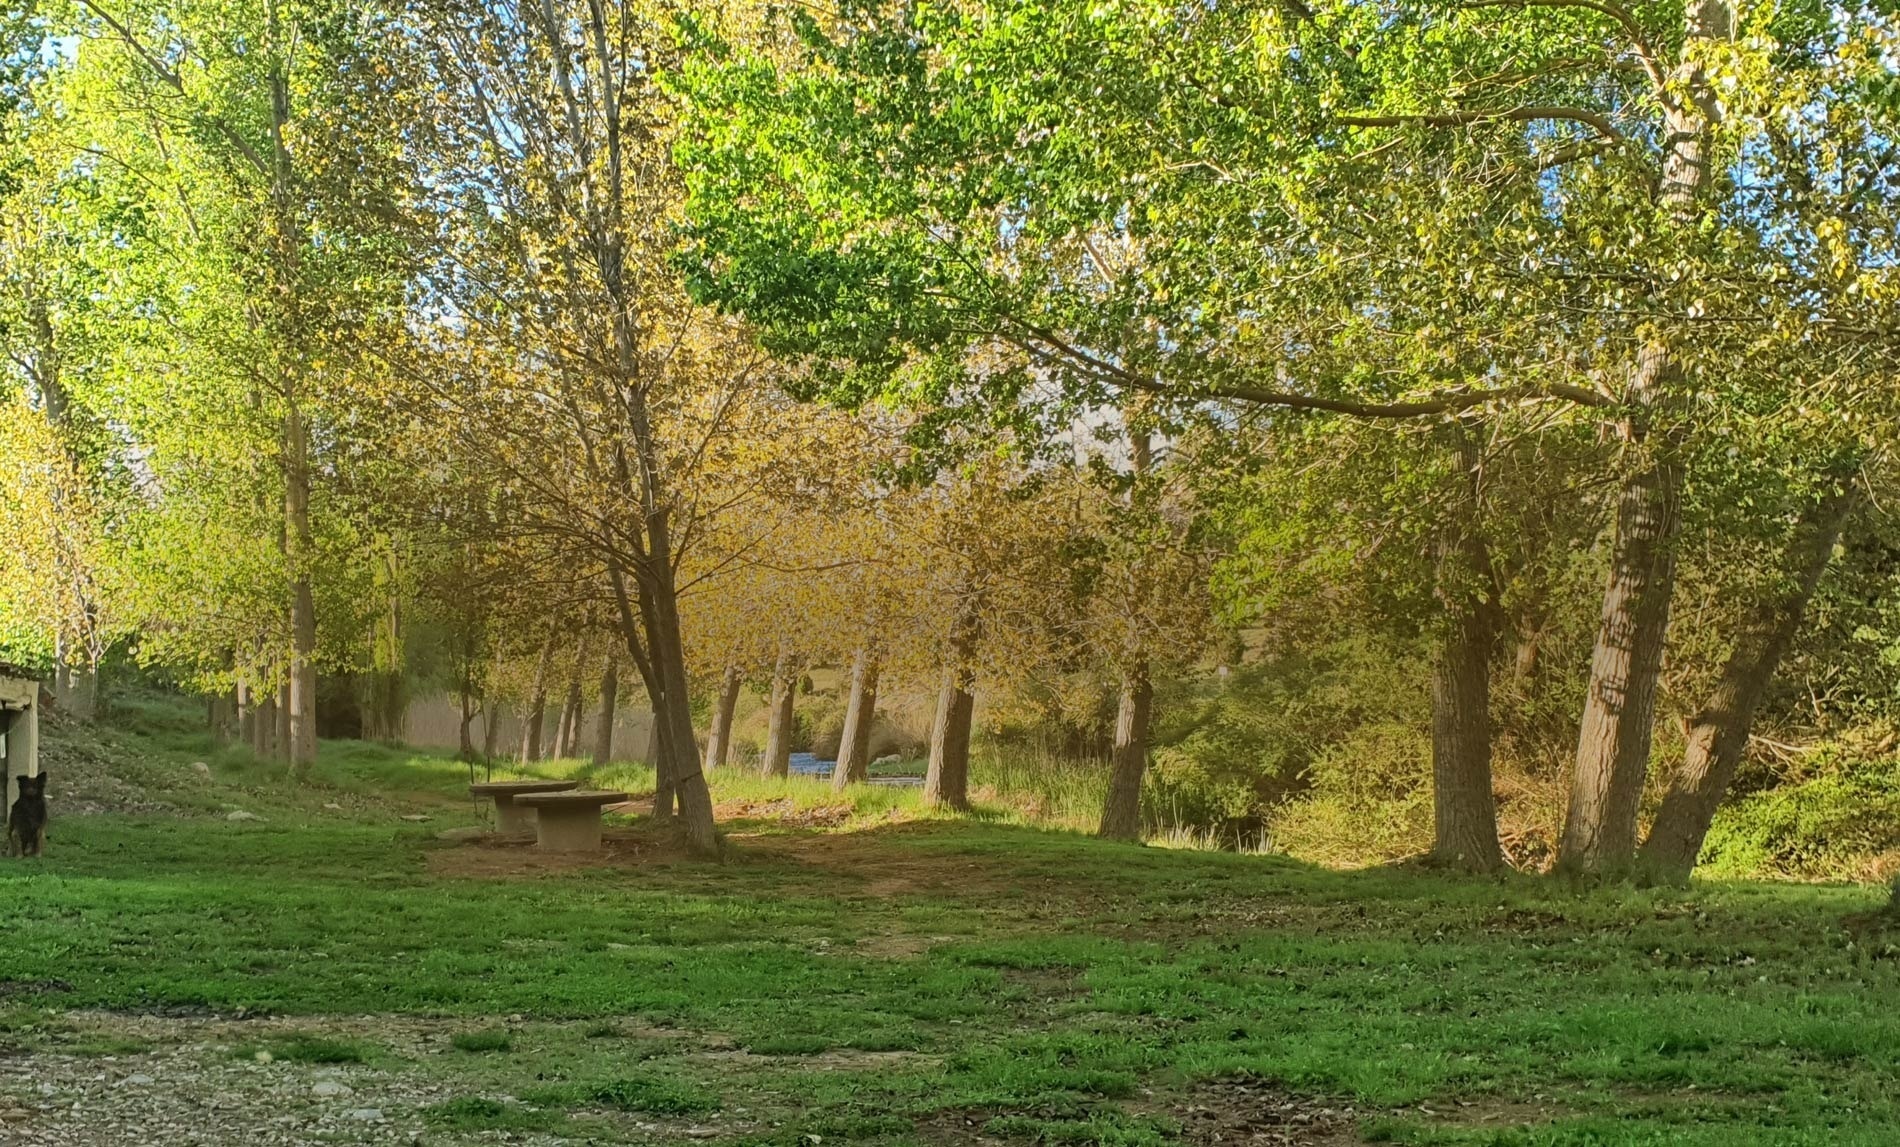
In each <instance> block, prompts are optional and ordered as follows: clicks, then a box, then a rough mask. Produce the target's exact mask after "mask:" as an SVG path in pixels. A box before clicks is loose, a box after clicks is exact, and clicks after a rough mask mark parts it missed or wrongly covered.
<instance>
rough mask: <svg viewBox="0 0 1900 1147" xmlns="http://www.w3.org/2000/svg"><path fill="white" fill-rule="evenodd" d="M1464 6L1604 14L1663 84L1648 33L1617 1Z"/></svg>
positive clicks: (1534, 0)
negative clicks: (1570, 9)
mask: <svg viewBox="0 0 1900 1147" xmlns="http://www.w3.org/2000/svg"><path fill="white" fill-rule="evenodd" d="M1464 7H1466V8H1581V9H1583V10H1585V11H1588V12H1595V13H1597V14H1598V15H1601V16H1608V17H1609V18H1610V19H1612V20H1614V21H1616V23H1617V24H1618V25H1619V26H1620V27H1621V28H1622V29H1623V34H1624V35H1626V36H1628V37H1629V38H1630V46H1631V47H1632V48H1634V49H1636V58H1637V59H1638V60H1639V61H1641V62H1642V65H1643V72H1644V74H1646V75H1648V76H1649V81H1650V82H1651V83H1653V84H1655V85H1656V90H1657V91H1659V92H1660V91H1662V90H1663V88H1664V87H1665V86H1666V84H1665V80H1664V77H1663V69H1662V65H1661V64H1659V63H1657V57H1656V50H1655V49H1654V48H1652V47H1650V46H1649V37H1647V36H1645V35H1644V34H1643V26H1642V25H1641V24H1639V23H1637V22H1636V15H1635V13H1633V12H1631V11H1630V10H1629V9H1628V8H1625V7H1623V6H1622V5H1620V4H1613V3H1609V2H1608V0H1465V3H1464Z"/></svg>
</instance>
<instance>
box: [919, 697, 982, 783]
mask: <svg viewBox="0 0 1900 1147" xmlns="http://www.w3.org/2000/svg"><path fill="white" fill-rule="evenodd" d="M971 681H972V676H971V674H970V671H969V670H968V669H966V668H964V667H962V666H952V667H951V668H949V669H946V670H944V672H943V687H942V688H941V689H939V690H938V692H937V717H936V720H934V721H932V722H931V724H930V766H929V768H927V769H926V770H925V771H924V803H925V804H927V805H943V806H944V807H946V808H953V809H958V810H964V809H968V808H969V807H970V714H971V712H972V711H973V710H974V709H975V708H976V698H975V697H974V696H973V695H972V694H971V692H970V684H971Z"/></svg>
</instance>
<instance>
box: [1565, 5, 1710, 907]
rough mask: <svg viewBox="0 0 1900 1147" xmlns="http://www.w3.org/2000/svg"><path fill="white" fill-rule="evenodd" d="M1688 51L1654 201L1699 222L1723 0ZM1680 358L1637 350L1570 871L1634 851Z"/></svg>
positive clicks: (1657, 349) (1601, 868) (1671, 496)
mask: <svg viewBox="0 0 1900 1147" xmlns="http://www.w3.org/2000/svg"><path fill="white" fill-rule="evenodd" d="M1683 21H1684V31H1685V33H1686V37H1687V41H1688V42H1687V43H1686V44H1685V45H1684V48H1683V50H1682V53H1681V57H1680V58H1681V59H1682V60H1683V61H1684V62H1683V63H1681V64H1679V65H1677V66H1676V67H1675V68H1674V69H1673V72H1672V74H1671V76H1670V79H1671V86H1672V87H1673V88H1675V89H1676V90H1677V93H1678V94H1677V95H1675V96H1674V98H1672V99H1670V100H1668V101H1665V102H1664V104H1663V113H1662V124H1661V127H1662V132H1661V137H1662V140H1663V154H1662V167H1661V178H1660V179H1659V180H1658V184H1657V188H1658V190H1657V203H1658V205H1659V206H1660V207H1662V208H1663V210H1665V211H1666V212H1667V213H1668V215H1669V217H1670V220H1671V222H1672V223H1673V224H1674V225H1675V226H1676V227H1677V228H1678V229H1679V230H1680V231H1681V232H1683V233H1687V232H1688V231H1689V230H1690V229H1692V228H1694V227H1696V226H1697V225H1698V223H1699V219H1700V214H1701V202H1702V200H1703V198H1704V195H1705V192H1706V191H1707V189H1708V187H1709V186H1710V184H1711V172H1710V170H1709V167H1710V164H1709V161H1708V158H1707V156H1706V154H1705V151H1706V148H1707V144H1708V137H1709V132H1710V128H1711V125H1712V121H1713V119H1714V117H1715V115H1716V114H1717V109H1718V104H1717V103H1716V101H1715V99H1714V97H1713V94H1712V92H1711V90H1710V87H1709V83H1708V77H1707V76H1706V74H1705V73H1704V72H1703V70H1702V67H1701V64H1700V63H1699V62H1698V61H1699V60H1700V58H1701V53H1700V52H1699V51H1697V45H1696V43H1695V41H1698V40H1721V39H1726V38H1728V35H1729V31H1730V29H1729V12H1728V6H1727V3H1726V0H1690V3H1689V4H1688V5H1687V6H1686V8H1685V11H1684V13H1683ZM1681 373H1682V366H1681V362H1680V361H1679V359H1678V357H1677V355H1676V352H1675V349H1674V348H1673V347H1672V346H1671V345H1670V344H1669V343H1668V342H1667V341H1666V340H1663V339H1661V338H1652V339H1650V341H1649V342H1648V343H1647V344H1645V345H1644V346H1643V348H1642V349H1641V351H1640V352H1639V353H1638V355H1637V361H1636V369H1635V372H1634V374H1633V375H1632V377H1631V380H1630V387H1629V393H1628V395H1627V397H1626V400H1625V405H1626V408H1627V414H1626V416H1625V419H1624V422H1623V426H1622V430H1623V435H1624V438H1625V440H1626V441H1627V443H1628V451H1627V454H1626V457H1627V458H1628V460H1629V463H1630V465H1631V471H1630V473H1629V474H1628V475H1626V476H1625V477H1624V479H1623V484H1622V488H1621V490H1620V491H1619V493H1618V496H1617V507H1616V535H1615V542H1614V544H1613V546H1612V548H1611V553H1610V577H1609V584H1608V585H1607V586H1606V587H1605V589H1604V593H1603V612H1602V619H1601V621H1600V623H1599V626H1598V630H1597V640H1596V649H1595V651H1594V653H1593V654H1592V656H1591V660H1590V684H1589V690H1588V693H1587V694H1586V696H1585V700H1584V710H1583V721H1582V725H1581V727H1580V729H1579V730H1578V735H1577V759H1576V767H1575V771H1574V773H1573V774H1572V776H1571V788H1570V807H1569V809H1568V810H1567V811H1566V813H1565V817H1564V831H1563V839H1562V841H1561V842H1560V843H1559V845H1558V851H1557V868H1558V870H1559V871H1562V872H1567V873H1572V874H1611V875H1615V874H1620V873H1623V872H1626V871H1628V870H1629V869H1630V868H1631V867H1632V866H1633V865H1634V864H1635V860H1636V828H1637V824H1636V822H1637V815H1638V813H1639V812H1640V808H1641V804H1642V798H1643V786H1644V783H1645V781H1646V780H1647V777H1648V773H1649V753H1650V745H1651V737H1652V734H1653V732H1654V725H1655V717H1656V691H1657V687H1658V685H1659V683H1660V681H1661V677H1662V662H1663V651H1664V645H1665V642H1666V641H1667V639H1668V634H1669V606H1670V597H1671V596H1672V594H1673V593H1674V590H1675V575H1676V540H1677V532H1678V529H1679V527H1680V522H1679V508H1680V505H1679V504H1680V501H1681V496H1682V466H1681V462H1680V460H1679V458H1678V456H1677V455H1678V447H1677V439H1678V437H1679V435H1680V433H1681V431H1680V430H1679V429H1678V428H1677V427H1674V426H1668V425H1665V426H1664V427H1663V428H1662V432H1661V433H1656V432H1655V430H1656V428H1655V425H1654V424H1655V423H1656V421H1657V420H1658V416H1659V415H1660V416H1662V418H1663V419H1664V420H1667V419H1668V418H1669V417H1670V416H1671V415H1672V413H1674V412H1676V411H1677V410H1679V409H1680V408H1681V407H1682V404H1683V397H1684V396H1683V395H1682V394H1680V393H1679V392H1680V391H1681V390H1682V378H1681Z"/></svg>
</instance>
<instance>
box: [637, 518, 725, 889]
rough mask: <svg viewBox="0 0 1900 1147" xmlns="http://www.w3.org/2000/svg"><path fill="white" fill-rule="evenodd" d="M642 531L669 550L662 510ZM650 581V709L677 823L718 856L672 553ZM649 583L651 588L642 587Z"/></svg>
mask: <svg viewBox="0 0 1900 1147" xmlns="http://www.w3.org/2000/svg"><path fill="white" fill-rule="evenodd" d="M647 536H648V537H649V538H651V539H652V546H653V550H654V552H655V553H656V554H668V555H670V554H671V552H672V547H671V542H670V540H669V535H668V532H667V528H666V524H665V519H664V515H661V516H660V518H659V520H657V521H654V522H652V523H650V524H649V526H648V528H647ZM650 577H651V578H652V580H653V582H654V584H653V585H652V586H650V587H649V586H647V585H646V583H645V582H644V581H643V583H642V589H643V594H642V596H643V598H645V599H647V600H650V601H651V602H652V613H653V626H652V628H651V629H650V631H649V632H650V633H651V635H652V650H653V663H654V670H655V673H656V675H657V676H658V677H659V679H660V687H661V688H662V689H663V690H665V692H664V693H663V694H662V695H661V696H660V697H659V698H658V704H657V705H656V706H655V711H656V712H657V713H658V714H659V716H660V717H661V718H662V724H661V730H662V732H661V736H660V755H661V757H662V758H663V759H664V760H665V761H666V763H667V767H668V769H669V771H670V773H671V775H670V776H669V778H668V780H669V781H670V782H671V784H672V788H673V799H674V800H675V801H676V802H677V803H678V807H679V819H680V825H681V827H682V828H683V829H684V830H685V833H686V841H687V847H689V848H690V849H692V851H693V852H694V853H696V854H698V855H700V856H717V855H719V852H720V842H719V834H718V831H717V829H716V828H715V827H714V824H713V804H712V789H711V788H710V787H709V786H708V785H707V783H706V774H705V772H704V771H703V770H702V769H701V768H700V761H699V752H698V749H697V746H696V745H695V743H694V740H693V710H692V705H691V702H690V698H689V695H688V692H687V676H686V649H685V645H684V644H683V642H682V641H681V637H680V623H679V595H678V592H677V589H676V587H675V586H674V584H673V573H672V564H671V558H670V557H668V558H667V560H665V561H662V562H657V563H654V567H653V569H652V571H651V573H650ZM649 589H650V591H651V592H650V593H648V592H647V591H648V590H649Z"/></svg>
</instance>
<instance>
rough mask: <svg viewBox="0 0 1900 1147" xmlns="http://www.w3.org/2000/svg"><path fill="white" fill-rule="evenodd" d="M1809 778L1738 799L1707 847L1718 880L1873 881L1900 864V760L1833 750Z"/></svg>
mask: <svg viewBox="0 0 1900 1147" xmlns="http://www.w3.org/2000/svg"><path fill="white" fill-rule="evenodd" d="M1802 766H1803V773H1802V775H1801V776H1799V777H1792V778H1787V779H1784V780H1783V781H1782V783H1780V784H1779V785H1777V786H1776V787H1774V788H1767V789H1762V790H1760V791H1757V792H1752V793H1748V794H1746V795H1743V796H1740V797H1738V798H1737V799H1734V800H1731V801H1730V802H1729V803H1728V804H1726V805H1725V806H1723V808H1722V809H1721V810H1720V811H1719V812H1718V813H1717V814H1716V817H1715V823H1714V825H1712V826H1711V827H1710V829H1709V836H1708V840H1707V841H1706V842H1705V843H1704V845H1703V848H1702V865H1703V868H1702V871H1703V872H1704V873H1705V874H1707V875H1710V876H1731V877H1773V876H1799V877H1808V878H1826V879H1849V880H1868V879H1879V878H1883V877H1888V876H1892V875H1893V874H1894V868H1895V865H1896V861H1900V757H1897V756H1894V755H1891V753H1889V754H1888V755H1884V756H1880V757H1874V758H1868V757H1862V756H1857V755H1855V754H1852V753H1849V752H1847V751H1846V750H1844V749H1843V748H1842V747H1840V746H1838V745H1830V746H1827V747H1825V748H1823V749H1822V750H1821V751H1819V752H1817V753H1814V754H1812V755H1811V756H1809V757H1808V758H1807V759H1805V760H1804V761H1803V762H1802Z"/></svg>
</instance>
